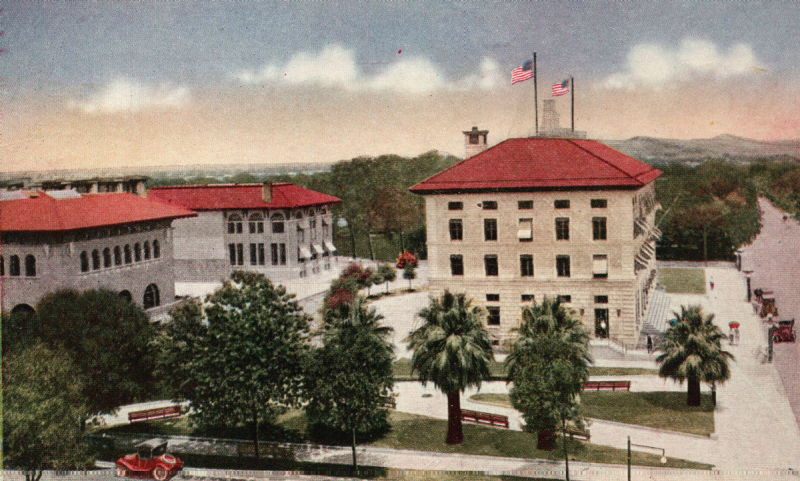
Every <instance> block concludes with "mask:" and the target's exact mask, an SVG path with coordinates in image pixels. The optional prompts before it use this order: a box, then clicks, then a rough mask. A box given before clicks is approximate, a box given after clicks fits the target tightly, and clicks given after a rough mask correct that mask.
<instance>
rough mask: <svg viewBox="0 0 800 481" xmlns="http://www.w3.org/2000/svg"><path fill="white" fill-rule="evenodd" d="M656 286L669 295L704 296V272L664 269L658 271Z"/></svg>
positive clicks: (701, 270)
mask: <svg viewBox="0 0 800 481" xmlns="http://www.w3.org/2000/svg"><path fill="white" fill-rule="evenodd" d="M658 285H659V286H664V287H666V288H667V293H670V294H705V293H706V271H704V270H703V269H684V268H664V269H659V270H658Z"/></svg>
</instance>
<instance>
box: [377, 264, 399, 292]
mask: <svg viewBox="0 0 800 481" xmlns="http://www.w3.org/2000/svg"><path fill="white" fill-rule="evenodd" d="M378 275H379V276H380V278H381V279H382V282H384V283H385V284H386V292H389V283H390V282H394V280H395V279H397V271H396V270H394V267H392V265H391V264H381V265H380V266H378Z"/></svg>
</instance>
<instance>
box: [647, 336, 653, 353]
mask: <svg viewBox="0 0 800 481" xmlns="http://www.w3.org/2000/svg"><path fill="white" fill-rule="evenodd" d="M651 352H653V338H652V337H650V336H647V354H650V353H651Z"/></svg>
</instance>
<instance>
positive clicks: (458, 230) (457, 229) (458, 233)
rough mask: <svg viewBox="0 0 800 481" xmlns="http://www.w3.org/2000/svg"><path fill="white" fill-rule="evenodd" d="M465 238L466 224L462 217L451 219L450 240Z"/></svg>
mask: <svg viewBox="0 0 800 481" xmlns="http://www.w3.org/2000/svg"><path fill="white" fill-rule="evenodd" d="M463 239H464V225H463V224H462V222H461V219H450V240H452V241H460V240H463Z"/></svg>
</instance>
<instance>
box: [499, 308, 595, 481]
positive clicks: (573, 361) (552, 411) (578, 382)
mask: <svg viewBox="0 0 800 481" xmlns="http://www.w3.org/2000/svg"><path fill="white" fill-rule="evenodd" d="M516 331H517V333H518V334H519V337H518V338H517V340H516V341H515V343H514V345H513V346H512V350H511V353H510V354H509V356H508V358H506V365H507V366H508V372H509V379H510V380H511V381H512V382H513V383H514V385H513V387H512V388H511V393H510V398H511V403H512V405H513V406H514V408H516V409H518V410H519V411H520V412H521V413H522V416H523V418H524V419H525V428H526V429H528V430H532V431H536V432H537V433H538V439H537V447H538V448H539V449H548V450H549V449H553V447H554V433H555V431H556V429H558V428H560V429H561V431H562V434H564V438H565V439H566V430H567V427H568V423H570V424H574V425H575V426H576V427H579V428H580V427H582V424H583V420H582V418H581V416H580V409H579V408H580V393H581V389H582V388H583V383H584V382H585V381H586V380H587V379H588V377H589V363H591V357H590V356H589V335H588V334H587V332H586V330H585V329H584V328H583V325H582V324H581V322H580V320H578V319H577V318H576V317H575V316H574V314H573V312H572V311H571V310H569V309H567V308H565V307H564V306H563V305H561V303H560V302H559V301H558V300H554V299H548V298H545V299H544V300H543V301H542V303H541V304H536V303H534V304H533V305H532V306H528V307H525V308H524V309H523V311H522V323H521V325H520V327H519V328H517V329H516ZM564 456H565V459H566V462H567V465H569V458H568V456H567V444H566V441H565V442H564ZM568 479H569V478H568Z"/></svg>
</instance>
